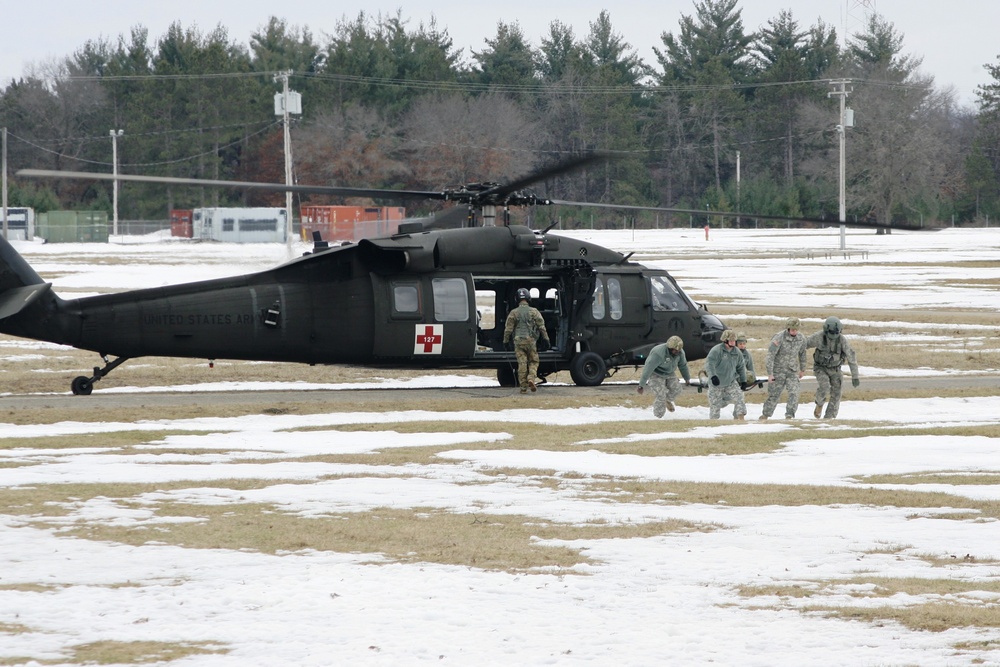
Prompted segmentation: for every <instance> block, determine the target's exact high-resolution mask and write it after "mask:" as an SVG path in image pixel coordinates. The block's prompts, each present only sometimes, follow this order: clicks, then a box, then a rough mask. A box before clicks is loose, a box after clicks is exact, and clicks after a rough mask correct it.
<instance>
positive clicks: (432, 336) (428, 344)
mask: <svg viewBox="0 0 1000 667" xmlns="http://www.w3.org/2000/svg"><path fill="white" fill-rule="evenodd" d="M435 328H436V327H435V325H433V324H428V325H427V326H425V327H424V332H423V333H420V329H419V327H418V328H417V345H416V348H417V349H415V350H414V352H415V353H416V354H434V347H435V346H440V345H441V344H442V342H443V341H444V335H443V334H441V333H439V332H436V331H435ZM421 345H422V346H423V349H422V350H421V349H419V348H420V346H421Z"/></svg>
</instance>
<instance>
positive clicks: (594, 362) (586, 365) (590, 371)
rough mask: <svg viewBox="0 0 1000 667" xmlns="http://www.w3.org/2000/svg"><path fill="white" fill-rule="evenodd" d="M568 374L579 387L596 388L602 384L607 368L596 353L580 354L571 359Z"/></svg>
mask: <svg viewBox="0 0 1000 667" xmlns="http://www.w3.org/2000/svg"><path fill="white" fill-rule="evenodd" d="M569 374H570V377H572V378H573V382H575V383H576V384H577V385H579V386H581V387H596V386H597V385H599V384H601V383H602V382H604V378H605V377H606V376H607V374H608V367H607V365H606V364H605V363H604V359H602V358H601V355H599V354H597V353H596V352H582V353H580V354H578V355H576V356H575V357H573V363H572V365H571V366H570V369H569Z"/></svg>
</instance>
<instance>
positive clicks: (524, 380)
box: [503, 300, 549, 394]
mask: <svg viewBox="0 0 1000 667" xmlns="http://www.w3.org/2000/svg"><path fill="white" fill-rule="evenodd" d="M539 335H541V337H542V338H544V339H545V341H546V342H548V340H549V332H548V331H546V330H545V319H544V318H543V317H542V314H541V313H540V312H538V309H537V308H532V307H531V306H529V305H528V302H527V301H524V300H522V301H521V303H520V304H518V306H517V308H515V309H514V310H512V311H510V313H509V314H508V315H507V321H506V323H505V325H504V329H503V342H504V344H507V343H509V342H510V339H511V336H513V337H514V354H515V356H516V357H517V382H518V385H519V386H520V387H521V393H522V394H524V393H526V392H527V391H528V389H529V388H530V389H531V391H535V385H536V384H538V347H537V344H536V341H537V340H538V336H539Z"/></svg>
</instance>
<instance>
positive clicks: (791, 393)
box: [760, 317, 806, 421]
mask: <svg viewBox="0 0 1000 667" xmlns="http://www.w3.org/2000/svg"><path fill="white" fill-rule="evenodd" d="M801 324H802V323H801V322H800V321H799V318H797V317H789V318H788V319H787V320H786V321H785V328H784V329H783V330H781V331H779V332H778V333H776V334H775V335H774V337H773V338H771V344H770V345H768V346H767V362H766V365H767V382H768V385H767V398H766V399H764V408H763V410H762V411H761V415H760V419H761V421H765V420H767V419H768V418H769V417H770V416H771V415H772V414H774V409H775V407H777V405H778V400H779V399H780V398H781V392H783V391H785V390H787V391H788V402H787V403H785V419H795V411H796V410H798V408H799V388H800V382H799V381H800V380H801V379H802V376H803V375H804V374H805V370H806V337H805V336H803V335H802V334H801V333H799V326H801Z"/></svg>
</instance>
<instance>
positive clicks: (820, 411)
mask: <svg viewBox="0 0 1000 667" xmlns="http://www.w3.org/2000/svg"><path fill="white" fill-rule="evenodd" d="M821 414H823V404H822V403H817V404H816V409H815V410H813V417H815V418H816V419H819V416H820V415H821Z"/></svg>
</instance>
